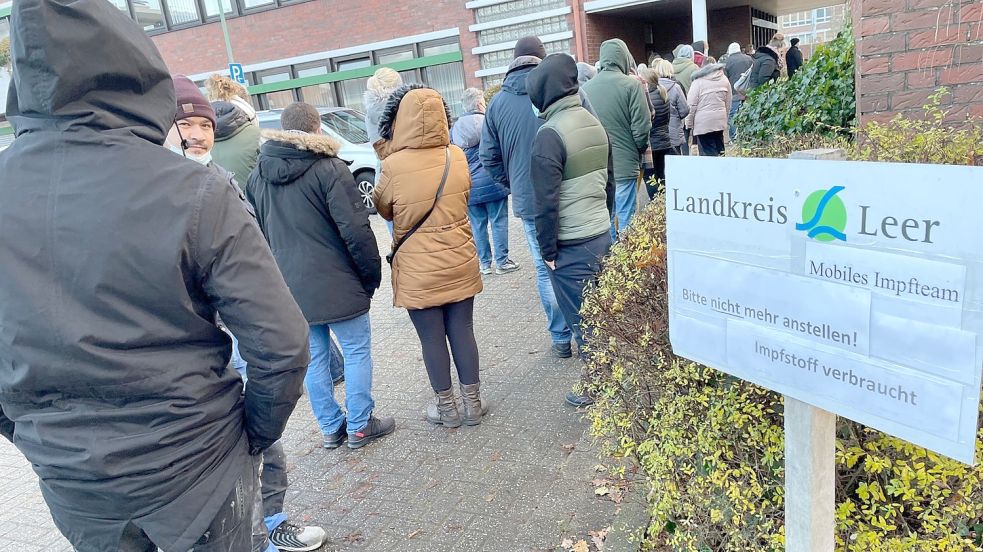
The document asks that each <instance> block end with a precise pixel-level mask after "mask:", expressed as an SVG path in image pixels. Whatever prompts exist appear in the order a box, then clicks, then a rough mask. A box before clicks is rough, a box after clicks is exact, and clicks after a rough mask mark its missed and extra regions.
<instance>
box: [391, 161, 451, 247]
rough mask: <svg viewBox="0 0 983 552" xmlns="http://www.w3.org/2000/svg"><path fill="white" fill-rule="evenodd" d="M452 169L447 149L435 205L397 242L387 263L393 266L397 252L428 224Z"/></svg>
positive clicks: (434, 200) (434, 201)
mask: <svg viewBox="0 0 983 552" xmlns="http://www.w3.org/2000/svg"><path fill="white" fill-rule="evenodd" d="M450 169H451V149H450V148H449V147H447V148H444V176H442V177H440V186H438V187H437V195H436V196H434V198H433V205H431V206H430V210H428V211H427V213H426V214H425V215H423V217H422V218H421V219H420V220H419V221H417V223H416V224H414V225H413V227H412V228H410V231H409V232H407V233H406V234H405V235H404V236H403V237H402V239H400V240H399V241H398V242H396V245H395V246H393V250H392V251H391V252H390V253H389V254H388V255H386V262H387V263H389V264H393V259H394V258H395V257H396V252H397V251H399V248H400V247H402V246H403V244H404V243H406V240H408V239H410V236H412V235H413V234H414V233H416V231H417V230H419V229H420V227H421V226H423V224H424V223H425V222H427V219H428V218H430V215H432V214H433V210H434V209H435V208H436V207H437V202H438V201H440V196H441V195H443V193H444V184H447V174H448V173H449V172H450Z"/></svg>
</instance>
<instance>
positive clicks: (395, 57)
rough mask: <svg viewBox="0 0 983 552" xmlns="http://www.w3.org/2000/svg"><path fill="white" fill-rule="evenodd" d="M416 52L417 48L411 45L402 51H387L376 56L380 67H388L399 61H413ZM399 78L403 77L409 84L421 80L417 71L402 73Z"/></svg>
mask: <svg viewBox="0 0 983 552" xmlns="http://www.w3.org/2000/svg"><path fill="white" fill-rule="evenodd" d="M415 50H416V48H415V47H414V46H412V45H410V46H409V47H403V49H401V50H385V51H383V52H377V53H376V56H375V59H376V63H378V64H379V65H386V64H390V63H396V62H398V61H411V60H413V59H415V58H416V52H415ZM399 76H400V77H403V82H404V83H407V84H409V83H411V82H417V81H419V80H420V79H419V77H418V76H417V72H416V70H415V69H411V70H409V71H400V72H399Z"/></svg>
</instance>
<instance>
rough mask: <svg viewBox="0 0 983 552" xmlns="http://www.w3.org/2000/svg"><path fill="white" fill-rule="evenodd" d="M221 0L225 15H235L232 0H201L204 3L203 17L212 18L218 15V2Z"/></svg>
mask: <svg viewBox="0 0 983 552" xmlns="http://www.w3.org/2000/svg"><path fill="white" fill-rule="evenodd" d="M220 1H221V2H222V8H223V9H224V10H225V15H226V16H229V15H235V7H234V6H233V5H232V0H203V2H204V3H205V17H208V18H212V17H218V3H219V2H220Z"/></svg>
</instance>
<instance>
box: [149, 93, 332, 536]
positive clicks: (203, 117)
mask: <svg viewBox="0 0 983 552" xmlns="http://www.w3.org/2000/svg"><path fill="white" fill-rule="evenodd" d="M172 79H173V81H174V94H175V98H176V104H177V106H176V107H177V109H176V111H175V113H174V124H173V125H171V129H170V131H169V132H168V134H167V141H166V145H167V148H168V149H170V150H171V151H173V152H175V153H178V154H181V155H183V156H185V157H187V158H188V159H192V160H194V161H197V162H198V163H201V164H202V165H205V166H206V167H208V168H209V169H211V170H212V171H214V172H215V174H217V175H218V176H219V177H221V178H222V179H223V180H227V179H230V178H233V176H234V175H232V173H230V172H228V171H227V170H225V168H224V167H221V166H219V165H218V164H216V163H215V162H214V161H213V160H212V148H213V147H214V145H215V123H216V117H215V109H214V108H213V107H212V104H210V103H209V102H208V99H206V98H205V95H204V94H202V92H201V90H200V89H199V88H198V86H197V85H196V84H195V83H193V82H192V81H191V79H189V78H188V77H186V76H184V75H174V76H173V77H172ZM244 199H245V196H243V195H242V192H240V201H242V200H244ZM219 323H220V324H221V321H219ZM222 325H223V326H224V324H222ZM229 335H230V336H231V337H232V342H233V343H232V345H233V347H232V358H233V366H234V367H235V368H236V369H237V371H238V372H239V374H240V375H241V376H242V378H243V382H244V383H246V384H247V385H248V378H247V376H246V363H245V362H243V360H242V357H241V356H240V355H239V340H238V339H236V337H235V336H234V335H232V332H229ZM287 485H288V482H287V456H286V453H285V452H284V450H283V445H282V443H280V441H277V442H275V443H273V444H272V445H270V447H269V448H267V449H266V450H265V451H263V454H262V464H261V471H260V481H259V485H258V486H257V488H256V493H255V497H254V498H255V499H254V504H253V537H252V552H277V551H278V550H279V551H281V552H304V551H307V550H315V549H317V548H320V546H321V545H322V544H323V543H324V540H325V538H326V533H325V532H324V530H323V529H321V528H320V527H301V526H297V525H294V524H292V523H290V522H288V521H287V515H286V514H285V513H284V510H283V501H284V497H285V495H286V492H287Z"/></svg>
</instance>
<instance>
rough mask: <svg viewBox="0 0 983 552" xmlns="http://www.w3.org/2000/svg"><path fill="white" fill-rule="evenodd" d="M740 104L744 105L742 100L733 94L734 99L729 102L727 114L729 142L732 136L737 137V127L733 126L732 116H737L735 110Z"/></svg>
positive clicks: (732, 138)
mask: <svg viewBox="0 0 983 552" xmlns="http://www.w3.org/2000/svg"><path fill="white" fill-rule="evenodd" d="M742 105H744V100H742V99H739V98H738V97H737V96H734V100H733V101H732V102H731V104H730V114H728V115H727V123H728V126H729V127H730V129H729V132H730V141H731V142H733V141H734V138H736V137H737V127H736V126H734V117H736V116H737V110H738V109H740V108H741V106H742Z"/></svg>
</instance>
